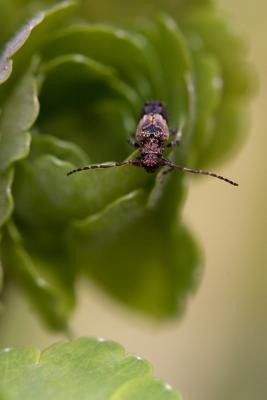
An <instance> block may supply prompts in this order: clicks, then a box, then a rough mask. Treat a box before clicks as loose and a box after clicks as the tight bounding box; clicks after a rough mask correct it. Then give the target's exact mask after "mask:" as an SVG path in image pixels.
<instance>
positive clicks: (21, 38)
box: [0, 1, 74, 84]
mask: <svg viewBox="0 0 267 400" xmlns="http://www.w3.org/2000/svg"><path fill="white" fill-rule="evenodd" d="M72 5H74V3H73V2H71V1H63V2H61V3H59V4H57V5H55V6H54V7H51V8H50V9H48V10H47V11H41V12H38V13H37V14H36V15H35V16H34V17H33V18H31V19H30V20H29V21H28V22H27V23H26V24H25V25H24V26H23V27H22V28H21V30H20V31H19V32H18V33H17V34H16V35H15V36H14V37H13V38H12V39H11V40H10V41H9V42H8V43H7V44H6V46H5V49H4V51H3V53H2V55H1V57H0V84H1V83H3V82H5V81H6V80H7V79H8V78H9V77H10V75H11V73H12V66H13V61H12V57H14V56H15V55H16V53H17V52H18V51H19V50H20V49H21V47H23V46H24V44H25V43H26V42H27V40H28V38H29V37H30V36H31V34H32V31H33V30H34V31H35V41H36V42H37V43H38V42H39V41H40V39H42V36H43V34H44V30H43V29H39V31H38V29H36V28H37V27H38V26H39V25H40V24H42V22H43V21H44V20H46V28H48V29H49V27H50V28H51V25H53V22H55V21H53V20H55V19H57V14H58V13H59V14H60V13H61V12H62V11H65V10H66V9H68V8H69V7H70V6H72ZM49 25H50V26H49ZM36 31H37V32H36ZM36 36H37V37H36ZM38 36H39V38H38ZM37 39H39V40H37ZM30 54H31V53H29V52H28V53H27V55H26V54H25V56H26V57H24V58H26V59H27V62H28V61H29V57H30Z"/></svg>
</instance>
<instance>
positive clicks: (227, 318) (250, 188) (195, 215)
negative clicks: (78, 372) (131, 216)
mask: <svg viewBox="0 0 267 400" xmlns="http://www.w3.org/2000/svg"><path fill="white" fill-rule="evenodd" d="M36 3H38V6H39V7H40V4H41V2H40V3H39V2H36ZM126 4H127V2H125V3H124V7H126ZM98 5H99V7H100V5H101V2H98ZM220 6H221V8H223V10H224V11H225V13H226V14H228V15H229V17H230V18H231V19H232V24H233V25H234V26H236V28H237V30H239V31H241V32H243V33H244V36H247V38H248V41H249V43H250V48H251V61H252V62H253V64H254V65H255V66H256V68H257V71H258V74H259V77H260V93H259V95H258V96H257V98H256V99H255V100H254V102H253V107H252V108H253V109H252V111H253V113H252V123H251V133H250V136H249V138H248V140H247V141H246V143H245V145H244V146H243V149H242V150H241V151H240V152H239V154H238V155H237V156H236V157H235V159H234V160H232V161H231V162H228V163H227V165H226V166H225V167H224V168H222V167H221V171H223V173H224V175H225V176H229V177H232V178H235V179H236V180H237V181H238V182H239V183H240V187H239V188H238V189H237V190H234V189H232V188H231V187H228V186H226V185H223V184H218V182H216V181H213V180H212V179H205V178H203V179H202V178H200V179H198V180H197V181H196V180H193V181H191V184H190V190H189V195H188V199H187V201H186V206H185V210H184V219H185V221H186V222H188V224H189V226H190V227H191V228H192V230H193V232H195V234H196V236H197V237H199V239H200V241H201V243H202V247H203V249H204V252H205V271H204V275H203V278H202V282H201V285H200V288H199V290H198V291H197V293H196V294H195V296H194V297H193V298H192V299H191V300H190V302H189V306H188V308H187V311H186V313H185V315H184V317H183V319H182V320H180V321H178V322H172V323H167V324H160V325H156V324H153V323H148V322H147V321H146V320H143V319H140V318H139V317H138V316H134V315H133V314H131V315H129V314H128V313H127V312H126V310H125V309H122V308H121V306H119V305H118V304H116V303H115V302H114V303H113V302H112V300H111V299H110V298H108V297H105V296H104V295H103V293H102V292H100V291H98V290H97V289H96V288H95V287H93V286H90V287H88V286H89V285H88V284H87V283H86V284H85V283H84V282H80V288H79V289H80V290H79V303H78V307H77V309H76V311H75V315H74V316H73V318H72V323H71V326H72V328H73V330H74V335H75V337H78V336H81V335H94V336H104V337H107V338H109V339H114V340H116V341H118V342H120V343H121V344H122V345H123V346H125V347H126V349H127V350H128V351H130V352H134V353H136V354H139V355H140V356H142V357H144V358H147V359H148V360H150V361H151V363H152V364H153V365H154V368H155V374H156V375H158V376H160V377H161V378H163V379H164V380H166V381H168V382H169V383H170V384H171V385H173V386H174V387H177V388H178V389H179V391H180V392H181V393H182V394H183V397H184V399H186V400H204V399H205V400H215V399H216V400H221V399H222V400H223V399H226V398H230V399H236V400H239V399H240V400H241V399H242V400H248V399H256V400H261V399H262V400H263V399H266V398H267V312H266V304H267V295H266V293H267V290H266V287H267V272H266V270H267V268H266V267H267V249H266V247H267V246H266V238H267V228H266V226H267V218H266V210H265V208H266V203H267V195H266V194H267V191H266V181H267V176H266V175H267V173H266V170H267V169H266V167H265V162H264V159H265V158H266V157H265V151H266V145H267V139H266V133H265V129H266V128H265V113H266V112H265V103H266V101H267V74H266V72H267V55H266V49H265V47H266V46H265V38H266V33H267V28H266V22H265V20H266V12H267V4H266V2H264V1H263V0H255V1H254V2H248V1H241V0H236V1H235V2H232V1H230V0H221V1H220ZM36 7H37V6H36ZM39 7H37V8H39ZM110 7H111V9H112V2H110ZM96 15H97V12H96ZM0 330H1V334H0V347H4V346H8V347H9V346H11V345H21V344H23V345H24V344H27V345H37V346H39V347H42V348H43V347H45V346H47V345H49V344H51V343H53V342H54V341H55V340H58V339H60V338H61V337H60V336H59V335H57V336H55V335H52V334H51V333H49V332H46V331H45V330H44V327H43V326H41V325H40V324H39V323H38V321H37V320H36V318H35V315H33V314H32V312H31V310H30V309H29V306H28V304H26V303H25V301H24V298H23V297H22V296H21V295H20V293H19V292H17V291H15V290H14V289H12V288H10V289H9V295H8V296H7V298H6V307H5V310H4V316H3V318H2V321H1V326H0Z"/></svg>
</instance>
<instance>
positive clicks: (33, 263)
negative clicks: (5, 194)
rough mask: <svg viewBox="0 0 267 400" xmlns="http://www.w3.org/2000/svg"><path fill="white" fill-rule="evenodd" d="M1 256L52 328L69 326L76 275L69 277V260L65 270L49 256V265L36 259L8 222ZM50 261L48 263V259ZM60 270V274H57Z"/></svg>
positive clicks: (34, 306)
mask: <svg viewBox="0 0 267 400" xmlns="http://www.w3.org/2000/svg"><path fill="white" fill-rule="evenodd" d="M1 253H2V259H3V263H4V264H5V265H8V268H9V271H11V273H12V276H13V278H14V279H15V281H16V283H17V285H19V286H20V287H21V288H22V289H23V290H24V291H25V292H26V293H27V296H28V297H29V298H30V300H31V303H32V307H33V308H34V309H37V310H38V311H40V312H41V314H42V316H43V318H44V319H45V321H46V323H47V324H48V325H49V326H50V327H51V328H53V329H56V330H58V329H60V330H62V329H66V321H67V318H68V316H69V314H70V312H71V310H72V308H73V305H74V299H73V276H72V279H68V269H67V262H66V263H65V268H64V274H62V271H61V272H60V273H58V271H56V268H58V266H57V265H55V264H53V260H50V268H47V267H46V265H43V266H42V262H40V260H38V259H33V258H32V257H31V256H30V255H29V254H28V252H27V250H26V249H25V248H24V245H23V241H22V238H21V237H20V234H19V232H18V231H17V229H16V227H15V225H14V224H12V223H9V224H8V225H7V228H6V232H5V236H4V238H3V240H2V251H1ZM48 265H49V263H48ZM57 273H58V275H59V276H57Z"/></svg>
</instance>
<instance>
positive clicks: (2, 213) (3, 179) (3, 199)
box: [0, 169, 14, 227]
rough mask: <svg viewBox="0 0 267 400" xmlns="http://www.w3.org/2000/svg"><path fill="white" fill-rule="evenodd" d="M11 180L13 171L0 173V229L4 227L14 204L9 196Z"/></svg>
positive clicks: (10, 195)
mask: <svg viewBox="0 0 267 400" xmlns="http://www.w3.org/2000/svg"><path fill="white" fill-rule="evenodd" d="M13 178H14V170H13V169H9V170H6V171H5V172H0V227H2V226H3V225H4V223H5V222H6V221H7V220H8V218H9V217H10V215H11V213H12V211H13V207H14V202H13V198H12V194H11V186H12V183H13Z"/></svg>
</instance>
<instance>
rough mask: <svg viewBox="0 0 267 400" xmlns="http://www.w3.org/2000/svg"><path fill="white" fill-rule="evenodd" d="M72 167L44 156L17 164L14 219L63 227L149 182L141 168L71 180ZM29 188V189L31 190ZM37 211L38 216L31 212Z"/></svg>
mask: <svg viewBox="0 0 267 400" xmlns="http://www.w3.org/2000/svg"><path fill="white" fill-rule="evenodd" d="M73 167H74V166H73V164H71V163H70V162H66V161H64V160H61V159H59V158H56V157H55V156H52V155H49V154H44V155H42V156H41V157H39V158H37V159H36V160H34V161H33V162H32V163H30V162H28V161H25V162H23V163H22V164H21V165H20V169H19V170H18V175H17V178H16V182H15V187H14V196H15V199H19V202H18V204H17V207H16V215H17V217H18V218H19V219H20V220H22V221H24V222H26V223H30V224H31V225H33V226H39V227H40V226H43V227H46V228H49V227H50V229H51V227H52V226H54V227H55V226H60V225H61V226H62V225H63V226H64V225H65V224H68V223H69V220H70V219H73V218H75V217H76V218H85V217H87V216H89V215H91V214H92V213H95V212H98V211H100V210H101V209H102V208H103V207H105V206H106V205H107V204H109V203H110V202H112V201H114V200H115V199H117V198H119V197H120V196H123V195H125V194H127V193H129V192H130V191H132V190H134V189H137V188H139V187H141V186H142V185H144V184H145V183H146V182H148V181H149V176H148V175H147V174H146V173H145V172H144V171H143V170H141V169H140V168H134V167H131V166H125V167H122V168H118V169H106V170H92V171H89V173H88V171H84V172H83V173H80V174H76V175H73V176H70V177H67V176H66V173H67V172H68V171H70V170H71V169H73ZM30 188H31V189H30ZM40 204H43V206H42V207H41V208H40V206H39V205H40ZM36 209H38V213H33V212H32V210H36Z"/></svg>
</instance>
